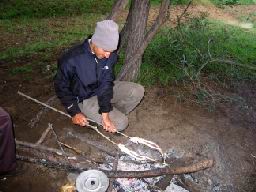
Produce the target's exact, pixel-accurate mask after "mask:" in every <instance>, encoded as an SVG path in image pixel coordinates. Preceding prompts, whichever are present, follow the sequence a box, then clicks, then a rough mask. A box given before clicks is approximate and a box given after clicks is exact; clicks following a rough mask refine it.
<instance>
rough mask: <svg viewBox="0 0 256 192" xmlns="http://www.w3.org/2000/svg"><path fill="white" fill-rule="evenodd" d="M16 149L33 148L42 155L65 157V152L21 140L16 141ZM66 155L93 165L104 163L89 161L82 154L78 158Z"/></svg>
mask: <svg viewBox="0 0 256 192" xmlns="http://www.w3.org/2000/svg"><path fill="white" fill-rule="evenodd" d="M16 147H17V148H18V149H21V150H22V149H23V148H31V149H35V150H38V151H41V152H42V153H47V154H49V153H50V154H55V155H58V156H62V157H64V155H63V152H62V151H61V150H59V149H55V148H51V147H46V146H43V145H37V144H34V143H29V142H25V141H19V140H16ZM66 155H67V157H68V159H74V157H75V159H76V160H77V161H86V162H88V163H91V164H97V163H102V162H97V161H96V160H94V159H93V160H89V159H88V158H86V157H85V156H84V155H82V154H80V155H79V156H76V155H74V154H72V153H68V152H66Z"/></svg>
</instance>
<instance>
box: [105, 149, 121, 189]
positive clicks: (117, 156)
mask: <svg viewBox="0 0 256 192" xmlns="http://www.w3.org/2000/svg"><path fill="white" fill-rule="evenodd" d="M119 155H120V154H119V152H118V153H117V154H116V158H115V159H114V161H113V169H112V170H113V171H114V172H115V171H117V166H118V160H119ZM113 182H114V178H111V179H110V181H109V187H108V190H107V192H112V191H113Z"/></svg>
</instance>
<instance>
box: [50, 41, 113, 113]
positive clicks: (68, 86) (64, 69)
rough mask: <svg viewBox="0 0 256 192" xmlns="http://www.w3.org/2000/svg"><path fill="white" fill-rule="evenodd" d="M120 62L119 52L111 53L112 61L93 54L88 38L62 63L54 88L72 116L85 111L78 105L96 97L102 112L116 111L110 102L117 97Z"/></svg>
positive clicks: (59, 66) (62, 58) (65, 57)
mask: <svg viewBox="0 0 256 192" xmlns="http://www.w3.org/2000/svg"><path fill="white" fill-rule="evenodd" d="M116 62H117V54H116V52H113V53H111V54H110V57H109V58H108V59H106V58H104V59H98V58H97V57H96V55H94V54H92V53H91V49H90V46H89V43H88V40H87V39H86V40H85V41H84V43H82V44H80V45H77V46H75V47H73V48H71V49H70V50H68V51H67V52H66V53H65V54H64V55H63V56H62V57H61V58H60V59H59V60H58V71H57V74H56V76H55V78H54V87H55V91H56V94H57V96H58V98H59V99H60V100H61V103H62V104H63V105H64V107H65V109H66V111H67V112H68V113H69V114H70V115H71V116H74V115H75V114H77V113H80V112H81V111H80V109H79V107H78V103H80V102H82V101H83V100H84V99H88V98H90V97H92V96H97V97H98V103H99V107H100V109H99V113H102V112H109V111H111V110H112V105H111V103H110V101H111V99H112V98H113V81H114V75H113V65H114V64H115V63H116Z"/></svg>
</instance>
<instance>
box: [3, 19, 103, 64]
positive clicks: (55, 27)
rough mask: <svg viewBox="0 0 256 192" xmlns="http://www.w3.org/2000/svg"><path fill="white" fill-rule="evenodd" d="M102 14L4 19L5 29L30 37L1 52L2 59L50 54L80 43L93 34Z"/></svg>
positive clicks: (8, 59) (9, 59) (16, 34)
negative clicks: (55, 50)
mask: <svg viewBox="0 0 256 192" xmlns="http://www.w3.org/2000/svg"><path fill="white" fill-rule="evenodd" d="M101 17H102V16H101V15H100V14H84V15H82V16H76V17H72V18H59V19H57V18H56V19H54V18H53V19H38V18H31V19H29V18H21V19H15V20H12V21H11V20H2V21H1V22H0V24H1V26H2V28H3V29H4V30H5V31H6V32H8V33H12V34H14V35H15V36H17V38H19V37H20V38H21V39H22V38H24V35H25V36H26V37H27V38H28V39H29V40H24V41H23V42H21V43H19V44H17V45H15V46H12V47H9V48H6V49H5V50H3V51H1V52H0V60H5V61H11V60H14V59H16V58H20V57H30V56H32V55H33V54H40V53H42V54H47V53H51V52H52V51H53V50H54V49H59V48H61V47H68V46H69V45H70V44H74V43H75V42H81V41H82V40H83V39H84V38H86V37H87V36H88V35H90V34H92V33H93V30H94V26H95V22H96V21H97V20H98V19H100V18H101ZM87 19H88V20H87ZM17 32H18V33H17ZM19 35H22V36H19Z"/></svg>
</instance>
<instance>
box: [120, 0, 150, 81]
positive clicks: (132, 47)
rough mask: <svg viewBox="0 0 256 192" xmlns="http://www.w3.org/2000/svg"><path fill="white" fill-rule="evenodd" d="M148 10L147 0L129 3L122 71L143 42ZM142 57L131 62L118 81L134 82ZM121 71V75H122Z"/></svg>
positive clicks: (136, 0)
mask: <svg viewBox="0 0 256 192" xmlns="http://www.w3.org/2000/svg"><path fill="white" fill-rule="evenodd" d="M149 8H150V1H149V0H133V1H132V3H131V7H130V11H129V13H130V14H129V17H128V18H127V19H128V23H127V26H128V27H127V33H128V39H127V40H128V43H127V47H126V51H125V53H126V57H125V62H124V67H123V68H122V71H124V70H125V68H126V66H127V65H126V64H127V63H128V62H129V60H130V59H131V58H132V57H133V55H134V53H135V51H136V50H137V49H138V48H139V47H140V46H141V44H142V43H143V41H144V38H145V33H146V27H147V20H148V14H149ZM141 59H142V55H140V57H138V58H137V59H136V60H134V61H133V63H132V64H131V65H132V67H130V68H129V69H128V70H127V73H126V74H125V75H124V76H123V77H121V78H120V80H135V79H136V78H137V76H138V74H139V69H140V65H141ZM122 71H121V73H122Z"/></svg>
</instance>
